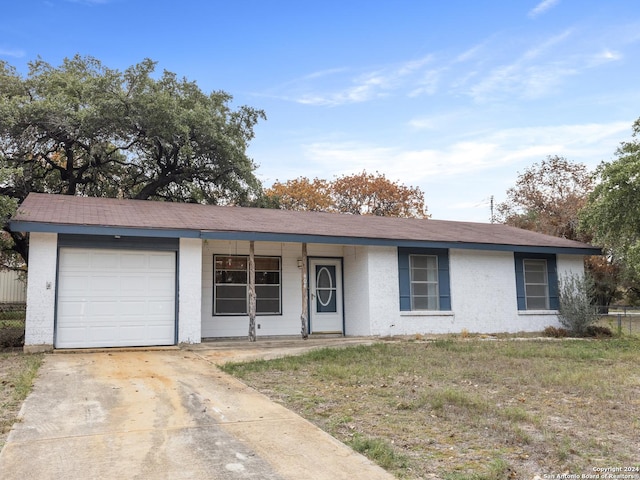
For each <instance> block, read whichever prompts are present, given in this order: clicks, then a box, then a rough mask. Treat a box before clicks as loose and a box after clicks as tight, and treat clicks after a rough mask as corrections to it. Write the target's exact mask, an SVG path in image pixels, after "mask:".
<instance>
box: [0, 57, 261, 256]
mask: <svg viewBox="0 0 640 480" xmlns="http://www.w3.org/2000/svg"><path fill="white" fill-rule="evenodd" d="M155 67H156V63H155V62H153V61H152V60H149V59H146V60H144V61H142V62H141V63H139V64H137V65H134V66H131V67H129V68H127V69H126V70H125V71H124V72H121V71H118V70H113V69H110V68H107V67H106V66H104V65H103V64H102V63H101V62H100V61H99V60H97V59H95V58H91V57H80V56H75V57H73V58H71V59H65V60H64V61H63V62H62V64H61V65H60V66H59V67H54V66H52V65H50V64H48V63H46V62H44V61H43V60H41V59H38V60H36V61H34V62H31V63H30V68H29V73H28V75H27V76H26V77H22V76H21V75H19V74H17V73H16V70H15V69H14V68H13V67H11V66H10V65H8V64H7V63H6V62H0V168H1V169H2V170H3V171H5V172H8V174H7V175H6V176H7V177H8V178H6V179H5V180H4V181H3V182H2V183H1V184H0V185H1V186H0V194H2V195H4V196H5V197H8V198H11V199H14V200H15V201H16V202H21V201H22V200H24V198H26V196H27V195H28V193H29V192H45V193H58V194H67V195H89V196H100V197H120V198H134V199H156V200H165V201H181V202H198V203H210V204H238V205H242V204H246V203H248V202H249V201H250V200H251V199H253V198H255V197H257V196H259V195H260V194H261V185H260V182H259V181H258V180H257V178H256V177H255V175H254V171H255V169H256V165H255V164H254V163H253V161H252V160H251V159H250V158H249V157H248V156H247V154H246V149H247V147H248V144H249V141H250V140H251V139H252V138H253V136H254V132H253V128H254V126H255V125H256V124H257V122H258V121H259V120H260V119H264V118H265V115H264V112H262V111H261V110H257V109H254V108H251V107H248V106H241V107H239V108H237V109H235V110H234V109H232V108H231V107H230V105H229V104H230V102H231V101H232V97H231V95H229V94H228V93H225V92H223V91H216V92H212V93H208V94H207V93H205V92H203V91H202V90H201V89H200V88H199V87H198V85H197V84H196V83H195V82H191V81H188V80H186V79H179V78H178V77H177V76H176V74H174V73H172V72H168V71H164V72H163V73H162V74H161V75H159V76H156V77H157V78H156V77H154V71H155ZM3 213H4V222H3V223H4V229H5V231H8V230H7V225H6V221H7V218H8V217H7V213H6V212H4V211H3ZM10 235H11V236H12V239H13V241H14V242H15V245H14V246H13V248H14V249H15V250H16V251H17V252H18V253H20V254H21V255H22V256H23V257H24V258H25V259H26V252H27V250H26V249H27V244H26V239H25V238H23V237H22V236H21V235H20V234H19V233H16V232H11V233H10Z"/></svg>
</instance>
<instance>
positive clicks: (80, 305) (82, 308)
mask: <svg viewBox="0 0 640 480" xmlns="http://www.w3.org/2000/svg"><path fill="white" fill-rule="evenodd" d="M86 308H87V303H86V302H84V301H82V300H65V301H60V300H58V316H63V317H65V318H69V319H71V318H72V317H78V318H82V317H84V315H85V314H86Z"/></svg>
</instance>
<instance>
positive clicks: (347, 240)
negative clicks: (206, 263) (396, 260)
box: [202, 231, 602, 255]
mask: <svg viewBox="0 0 640 480" xmlns="http://www.w3.org/2000/svg"><path fill="white" fill-rule="evenodd" d="M202 238H203V239H210V240H255V241H263V242H291V243H324V244H338V245H364V246H379V247H380V246H388V247H418V248H447V249H448V248H459V249H465V250H489V251H501V252H524V253H559V254H567V255H601V254H602V250H601V249H599V248H596V247H593V248H576V247H543V246H527V245H506V244H491V243H472V242H434V241H429V240H390V239H384V238H364V237H334V236H331V237H330V236H322V235H302V234H288V233H258V232H212V231H205V232H202Z"/></svg>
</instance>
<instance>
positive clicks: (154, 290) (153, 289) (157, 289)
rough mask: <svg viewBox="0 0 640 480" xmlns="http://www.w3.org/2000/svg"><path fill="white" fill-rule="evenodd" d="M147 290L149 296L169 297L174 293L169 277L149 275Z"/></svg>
mask: <svg viewBox="0 0 640 480" xmlns="http://www.w3.org/2000/svg"><path fill="white" fill-rule="evenodd" d="M148 282H149V284H148V289H149V293H150V294H151V295H155V296H169V295H173V293H174V292H175V289H176V287H175V285H174V282H173V278H171V276H169V275H151V276H149V278H148Z"/></svg>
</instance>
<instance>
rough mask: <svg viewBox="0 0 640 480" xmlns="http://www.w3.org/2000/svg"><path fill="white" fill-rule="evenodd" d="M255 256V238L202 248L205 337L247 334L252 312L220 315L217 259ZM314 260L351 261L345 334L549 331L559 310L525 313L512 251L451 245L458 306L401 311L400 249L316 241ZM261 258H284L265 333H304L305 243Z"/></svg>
mask: <svg viewBox="0 0 640 480" xmlns="http://www.w3.org/2000/svg"><path fill="white" fill-rule="evenodd" d="M214 254H219V255H236V254H237V255H248V254H249V242H236V241H211V240H210V241H205V242H204V245H203V248H202V285H201V303H200V304H201V325H202V337H205V338H206V337H242V336H245V335H247V333H248V325H249V323H248V317H247V316H213V314H212V312H213V305H212V300H213V256H214ZM308 254H309V257H338V258H343V261H344V264H343V275H344V312H345V335H349V336H356V335H363V336H367V335H372V336H391V335H414V334H429V333H459V332H461V331H463V330H467V331H469V332H472V333H497V332H520V331H541V330H543V329H544V328H545V327H547V326H549V325H557V324H558V321H557V312H556V311H528V312H522V311H518V306H517V293H516V281H515V266H514V256H513V253H512V252H493V251H482V250H463V249H451V250H450V251H449V266H450V270H449V275H450V282H451V283H450V286H451V310H450V311H428V312H401V311H400V300H399V298H400V292H399V278H398V275H399V272H398V251H397V249H396V248H395V247H371V246H339V245H316V244H309V245H308ZM256 255H268V256H277V257H280V258H281V259H282V315H265V316H258V317H257V320H256V324H257V325H258V326H259V328H258V329H257V331H256V333H257V334H258V335H259V336H276V335H298V334H299V333H300V313H301V310H302V300H301V299H302V289H301V285H300V284H301V281H300V273H301V271H300V269H299V268H298V259H300V258H301V255H302V254H301V245H300V244H298V243H276V242H256ZM582 262H583V260H582V256H580V255H559V256H558V257H557V267H558V273H559V275H560V276H562V275H563V274H564V273H566V272H569V271H573V272H582V271H583V267H582Z"/></svg>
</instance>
